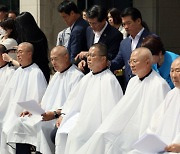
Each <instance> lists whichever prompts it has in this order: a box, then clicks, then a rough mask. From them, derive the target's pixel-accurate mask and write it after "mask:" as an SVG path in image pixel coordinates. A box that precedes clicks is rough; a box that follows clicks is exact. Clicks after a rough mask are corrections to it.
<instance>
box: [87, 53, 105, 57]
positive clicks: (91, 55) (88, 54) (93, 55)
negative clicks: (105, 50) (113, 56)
mask: <svg viewBox="0 0 180 154" xmlns="http://www.w3.org/2000/svg"><path fill="white" fill-rule="evenodd" d="M97 56H105V55H96V54H92V53H87V54H86V57H87V58H88V57H91V58H94V57H97Z"/></svg>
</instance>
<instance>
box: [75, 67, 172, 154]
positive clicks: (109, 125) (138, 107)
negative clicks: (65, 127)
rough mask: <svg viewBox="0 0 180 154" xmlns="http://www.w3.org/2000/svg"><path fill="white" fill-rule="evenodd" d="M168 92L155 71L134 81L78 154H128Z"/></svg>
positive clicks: (132, 79)
mask: <svg viewBox="0 0 180 154" xmlns="http://www.w3.org/2000/svg"><path fill="white" fill-rule="evenodd" d="M169 90H170V87H169V86H168V84H167V83H166V81H165V80H164V79H162V78H161V77H160V76H159V74H157V73H156V72H155V71H152V72H151V73H150V74H149V75H148V76H147V77H146V78H144V80H142V81H141V80H140V79H139V78H138V77H137V76H135V77H133V78H131V80H130V81H129V83H128V86H127V90H126V93H125V95H124V97H123V98H122V99H121V100H120V101H119V103H118V104H117V105H116V106H115V107H114V109H113V110H112V111H111V113H110V114H109V115H108V117H107V118H106V119H105V121H104V122H103V123H102V125H101V126H100V127H99V129H98V130H97V131H96V132H95V133H94V134H93V136H92V137H91V138H90V139H89V141H88V142H87V143H86V144H85V145H84V146H83V147H82V148H81V149H80V150H79V151H78V152H77V153H76V154H127V153H128V152H129V151H130V150H131V149H132V147H131V146H132V144H134V143H135V141H137V139H138V138H139V137H140V136H141V135H142V134H143V133H144V132H145V130H146V128H147V126H148V124H149V122H150V119H151V116H152V114H153V112H154V111H155V110H156V108H157V107H158V106H159V105H160V103H161V102H162V101H163V99H164V98H165V95H166V94H167V92H168V91H169Z"/></svg>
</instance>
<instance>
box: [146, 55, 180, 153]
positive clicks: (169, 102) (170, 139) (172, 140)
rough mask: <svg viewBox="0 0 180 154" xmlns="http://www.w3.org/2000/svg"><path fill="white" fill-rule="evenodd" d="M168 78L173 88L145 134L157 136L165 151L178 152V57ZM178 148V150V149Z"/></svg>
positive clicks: (179, 142)
mask: <svg viewBox="0 0 180 154" xmlns="http://www.w3.org/2000/svg"><path fill="white" fill-rule="evenodd" d="M170 76H171V79H172V82H173V84H174V86H175V88H174V89H172V90H171V91H170V92H169V93H168V94H167V96H166V98H165V99H164V101H163V103H162V104H161V105H160V106H159V108H158V109H157V110H156V112H155V113H154V115H153V118H152V120H151V123H150V126H149V128H148V131H147V132H150V133H154V134H156V135H158V136H159V137H160V138H161V139H162V140H163V141H164V142H165V143H166V144H167V145H169V146H167V147H166V149H165V150H166V151H168V152H175V153H179V152H180V145H178V144H180V127H179V126H180V117H179V111H180V57H179V58H177V59H176V60H175V61H174V62H173V63H172V65H171V70H170ZM178 147H179V148H178Z"/></svg>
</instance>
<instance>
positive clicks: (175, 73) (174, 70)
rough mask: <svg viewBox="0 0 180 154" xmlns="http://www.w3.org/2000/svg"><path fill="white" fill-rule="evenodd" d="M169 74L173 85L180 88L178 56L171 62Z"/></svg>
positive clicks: (179, 58) (179, 59) (179, 62)
mask: <svg viewBox="0 0 180 154" xmlns="http://www.w3.org/2000/svg"><path fill="white" fill-rule="evenodd" d="M170 76H171V79H172V82H173V84H174V86H175V87H177V88H179V89H180V57H178V58H177V59H175V60H174V62H173V63H172V64H171V71H170Z"/></svg>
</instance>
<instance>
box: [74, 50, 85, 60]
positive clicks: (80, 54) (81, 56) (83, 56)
mask: <svg viewBox="0 0 180 154" xmlns="http://www.w3.org/2000/svg"><path fill="white" fill-rule="evenodd" d="M87 54H88V52H87V51H81V52H80V53H79V54H78V55H77V56H76V57H75V61H77V60H78V59H80V60H82V59H83V58H85V57H87Z"/></svg>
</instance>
